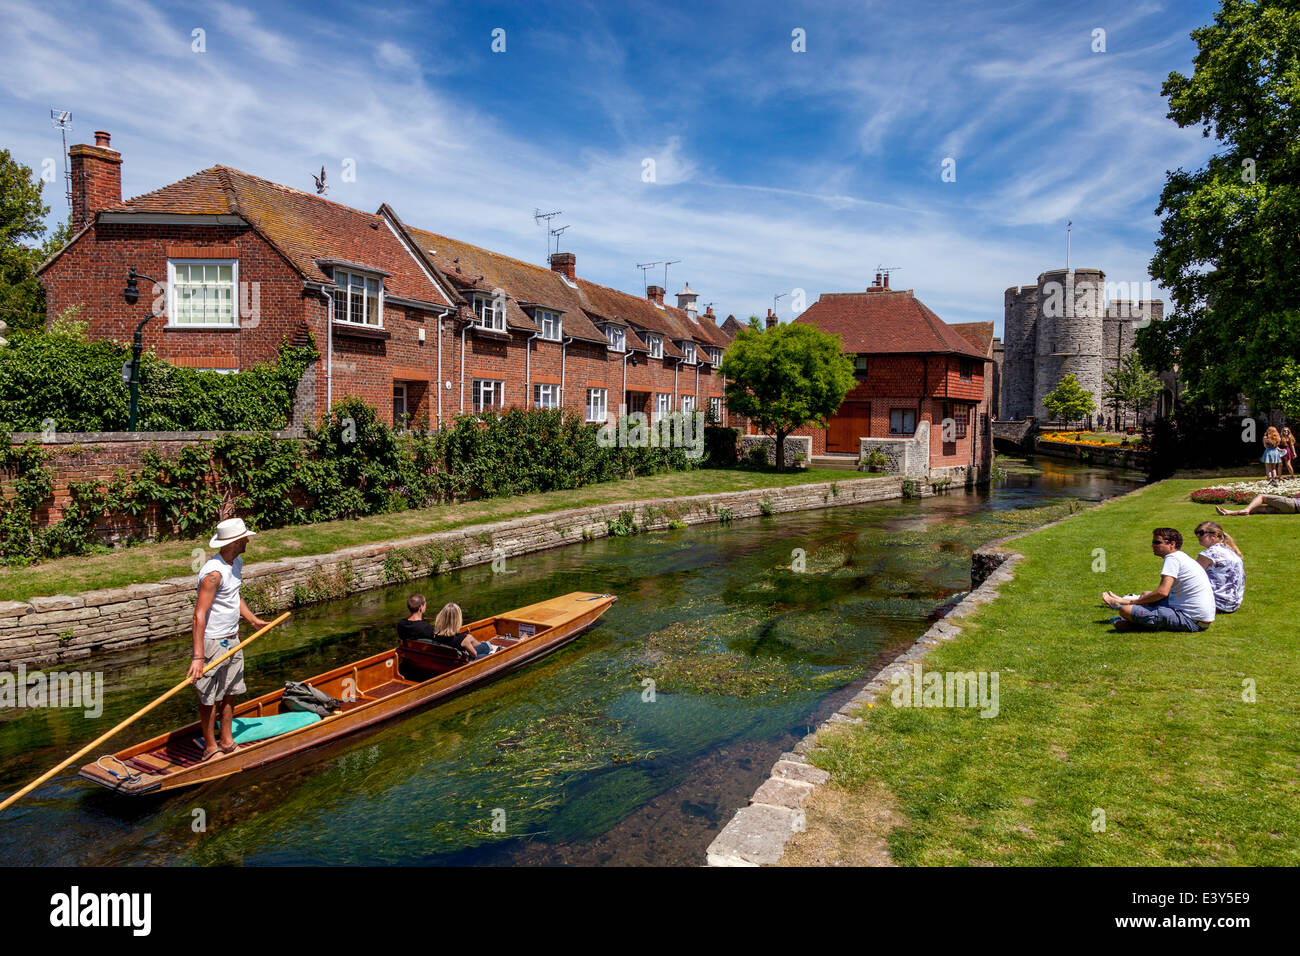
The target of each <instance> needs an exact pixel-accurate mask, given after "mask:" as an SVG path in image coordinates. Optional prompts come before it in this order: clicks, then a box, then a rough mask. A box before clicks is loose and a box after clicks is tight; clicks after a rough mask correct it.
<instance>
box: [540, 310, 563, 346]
mask: <svg viewBox="0 0 1300 956" xmlns="http://www.w3.org/2000/svg"><path fill="white" fill-rule="evenodd" d="M534 318H535V319H536V321H537V327H538V328H539V329H541V330H542V338H543V339H545V340H546V341H547V342H558V341H560V331H561V326H560V313H558V312H551V311H550V310H549V309H538V310H537V312H536V313H535V315H534Z"/></svg>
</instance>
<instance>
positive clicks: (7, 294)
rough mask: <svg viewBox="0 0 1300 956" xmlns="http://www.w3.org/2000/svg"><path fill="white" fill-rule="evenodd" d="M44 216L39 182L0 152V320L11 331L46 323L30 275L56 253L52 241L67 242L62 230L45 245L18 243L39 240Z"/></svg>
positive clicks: (41, 297) (41, 292)
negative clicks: (49, 256)
mask: <svg viewBox="0 0 1300 956" xmlns="http://www.w3.org/2000/svg"><path fill="white" fill-rule="evenodd" d="M49 211H50V207H49V206H47V205H45V203H43V202H41V181H40V179H38V178H37V177H36V176H34V175H33V174H32V170H31V168H30V167H28V166H24V165H23V164H22V163H20V162H18V161H17V160H15V159H14V158H13V157H12V156H11V155H10V153H9V150H7V149H0V319H3V320H4V321H5V322H7V323H8V324H9V327H10V328H11V329H27V328H35V327H39V326H40V325H41V324H42V323H43V322H44V321H45V290H44V289H42V288H41V284H40V283H39V282H38V281H36V275H35V270H36V267H37V266H39V265H40V264H41V263H42V262H43V261H44V260H45V259H46V258H47V256H48V255H50V254H51V253H53V252H54V251H55V250H56V249H58V246H53V247H52V248H50V246H51V244H52V243H53V242H55V241H57V240H59V239H62V241H64V242H66V241H67V239H68V238H70V237H69V236H68V234H67V230H66V227H63V228H61V229H56V230H55V232H54V233H53V235H51V237H50V239H49V240H48V241H47V243H46V244H44V245H37V246H31V245H26V244H24V242H23V240H34V239H40V237H41V236H42V235H43V234H44V233H45V222H44V220H45V216H46V214H47V213H48V212H49ZM61 244H62V243H61V242H60V245H61Z"/></svg>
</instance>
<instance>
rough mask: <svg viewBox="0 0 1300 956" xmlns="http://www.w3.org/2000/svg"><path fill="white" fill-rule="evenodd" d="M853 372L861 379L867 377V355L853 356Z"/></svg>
mask: <svg viewBox="0 0 1300 956" xmlns="http://www.w3.org/2000/svg"><path fill="white" fill-rule="evenodd" d="M853 374H854V375H855V376H857V377H858V378H861V379H865V378H866V377H867V357H866V356H865V355H855V356H853Z"/></svg>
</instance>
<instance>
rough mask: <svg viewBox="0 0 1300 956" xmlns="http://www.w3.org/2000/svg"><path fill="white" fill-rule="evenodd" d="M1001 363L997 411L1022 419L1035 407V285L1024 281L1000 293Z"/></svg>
mask: <svg viewBox="0 0 1300 956" xmlns="http://www.w3.org/2000/svg"><path fill="white" fill-rule="evenodd" d="M1002 340H1003V348H1004V352H1003V356H1004V358H1003V367H1002V383H1001V384H1002V396H1001V401H1000V403H999V406H1000V408H999V415H1000V417H1002V418H1006V419H1022V418H1027V417H1029V416H1030V415H1037V416H1038V417H1040V418H1041V417H1042V415H1043V412H1042V410H1041V409H1040V410H1038V411H1035V410H1034V408H1033V403H1034V356H1035V355H1036V354H1037V351H1038V348H1037V342H1038V287H1037V286H1032V285H1027V286H1021V287H1016V286H1012V287H1011V288H1009V289H1007V291H1006V292H1005V293H1004V295H1003V331H1002Z"/></svg>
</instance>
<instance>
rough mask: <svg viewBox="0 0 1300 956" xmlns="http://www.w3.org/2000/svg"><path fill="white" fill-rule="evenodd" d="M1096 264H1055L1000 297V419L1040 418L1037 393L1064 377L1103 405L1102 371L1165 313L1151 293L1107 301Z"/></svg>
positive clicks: (1044, 414) (1120, 289)
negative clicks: (1066, 266) (1084, 266)
mask: <svg viewBox="0 0 1300 956" xmlns="http://www.w3.org/2000/svg"><path fill="white" fill-rule="evenodd" d="M1109 291H1117V292H1127V289H1126V288H1125V287H1124V286H1123V285H1121V286H1119V287H1117V288H1115V289H1114V290H1112V289H1111V288H1110V287H1108V285H1107V283H1106V274H1105V273H1104V272H1102V271H1101V270H1100V269H1074V270H1072V271H1066V270H1065V269H1055V270H1053V271H1051V272H1044V273H1043V274H1042V275H1040V276H1039V277H1038V283H1037V284H1036V285H1027V286H1020V287H1018V288H1017V287H1016V286H1012V287H1011V288H1009V289H1007V290H1006V292H1005V293H1004V295H1003V309H1004V313H1003V314H1004V326H1003V334H1002V338H1003V347H1004V349H1005V353H1004V358H1003V362H1002V404H1001V408H1000V410H999V416H1000V417H1001V418H1003V419H1023V418H1029V417H1031V416H1032V417H1035V418H1039V419H1044V418H1047V417H1048V416H1047V409H1045V408H1044V407H1043V397H1044V396H1045V395H1047V394H1048V393H1049V392H1051V391H1052V389H1054V388H1056V386H1057V384H1058V383H1059V382H1060V381H1061V379H1062V378H1064V377H1065V376H1066V375H1070V374H1073V375H1074V376H1075V378H1077V379H1078V380H1079V384H1080V385H1082V386H1083V387H1084V389H1086V390H1087V391H1090V392H1092V394H1093V398H1094V399H1095V400H1096V402H1097V405H1098V409H1099V411H1104V409H1103V408H1102V406H1103V405H1104V404H1105V403H1104V402H1103V400H1102V395H1103V394H1104V393H1105V391H1106V386H1105V384H1104V377H1105V375H1106V373H1107V372H1110V371H1113V370H1114V369H1115V368H1116V367H1117V366H1118V364H1119V361H1120V359H1121V358H1122V357H1123V356H1125V355H1127V354H1128V353H1129V352H1130V351H1132V348H1133V333H1134V331H1135V330H1136V327H1138V326H1140V325H1142V324H1144V323H1145V322H1146V321H1148V320H1149V321H1153V322H1155V321H1159V320H1160V319H1162V318H1163V317H1164V303H1163V302H1161V301H1160V300H1158V299H1154V300H1153V299H1143V300H1138V301H1133V300H1129V299H1123V300H1120V299H1112V300H1111V302H1110V304H1109V305H1107V304H1106V299H1107V297H1108V296H1107V293H1108V292H1109Z"/></svg>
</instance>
